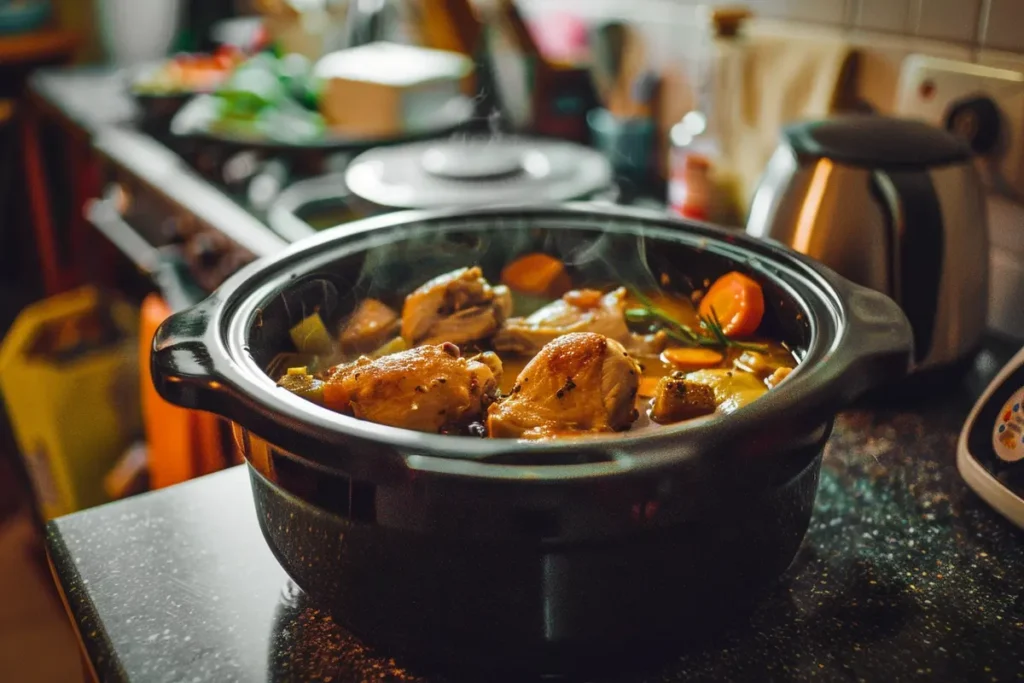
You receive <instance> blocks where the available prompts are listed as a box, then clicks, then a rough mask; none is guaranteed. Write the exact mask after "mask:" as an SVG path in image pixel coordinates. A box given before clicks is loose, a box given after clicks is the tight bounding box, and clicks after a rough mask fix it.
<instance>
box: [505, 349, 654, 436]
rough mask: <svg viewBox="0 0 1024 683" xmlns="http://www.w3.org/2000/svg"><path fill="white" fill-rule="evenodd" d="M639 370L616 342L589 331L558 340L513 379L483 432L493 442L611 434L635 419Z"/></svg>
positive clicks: (627, 425)
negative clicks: (499, 439) (491, 438)
mask: <svg viewBox="0 0 1024 683" xmlns="http://www.w3.org/2000/svg"><path fill="white" fill-rule="evenodd" d="M640 375H641V368H640V364H639V363H637V361H636V359H634V358H633V357H632V356H630V355H629V353H628V352H627V351H626V349H625V348H624V347H623V346H622V344H620V343H619V342H617V341H615V340H614V339H609V338H608V337H606V336H604V335H601V334H595V333H593V332H577V333H573V334H567V335H564V336H561V337H558V338H557V339H555V340H554V341H552V342H550V343H548V344H547V345H546V346H544V348H543V349H541V351H540V353H538V354H537V355H536V356H535V357H534V358H533V360H531V361H530V362H529V363H528V364H527V365H526V367H525V368H523V371H522V372H521V373H520V374H519V377H518V378H516V384H515V386H514V387H513V388H512V393H511V394H510V395H509V396H508V397H507V398H505V399H504V400H502V401H500V402H499V403H495V404H493V405H491V407H490V408H489V409H488V414H487V430H488V432H489V434H490V435H491V436H492V437H497V438H528V439H529V438H533V439H536V438H546V437H551V436H556V435H558V434H574V433H592V432H616V431H622V430H625V429H627V428H628V427H629V426H630V425H631V424H633V422H634V421H636V419H637V418H638V417H639V413H638V412H637V410H636V406H635V402H636V394H637V387H638V386H639V383H640Z"/></svg>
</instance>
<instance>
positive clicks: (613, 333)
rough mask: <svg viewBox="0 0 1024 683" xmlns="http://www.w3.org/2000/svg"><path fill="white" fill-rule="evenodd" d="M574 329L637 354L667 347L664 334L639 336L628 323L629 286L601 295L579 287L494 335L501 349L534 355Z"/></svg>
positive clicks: (509, 321) (515, 319) (653, 353)
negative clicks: (612, 342) (602, 337)
mask: <svg viewBox="0 0 1024 683" xmlns="http://www.w3.org/2000/svg"><path fill="white" fill-rule="evenodd" d="M573 332H594V333H596V334H601V335H604V336H605V337H608V338H609V339H614V340H615V341H617V342H619V343H620V344H624V345H625V346H626V348H627V349H628V350H629V351H630V352H632V353H634V354H637V355H657V354H658V353H660V352H661V350H662V349H663V348H664V346H665V342H666V338H665V335H664V333H660V334H655V335H647V336H640V335H635V334H632V333H630V331H629V328H628V327H627V326H626V288H625V287H620V288H619V289H616V290H613V291H611V292H608V293H607V294H601V292H599V291H597V290H594V289H576V290H573V291H571V292H568V293H567V294H565V295H564V296H563V297H562V298H561V299H559V300H557V301H553V302H551V303H550V304H548V305H547V306H544V307H543V308H541V309H540V310H537V311H535V312H534V313H533V314H532V315H529V316H527V317H525V318H509V319H508V320H506V321H505V324H504V325H503V326H502V328H501V330H500V331H499V332H498V334H496V335H495V336H494V339H493V340H492V344H493V345H494V348H495V349H497V350H498V351H511V352H512V353H517V354H521V355H533V354H535V353H537V352H538V351H539V350H540V349H541V348H542V347H543V346H544V345H545V344H547V343H548V342H550V341H552V340H553V339H556V338H558V337H561V336H562V335H565V334H571V333H573Z"/></svg>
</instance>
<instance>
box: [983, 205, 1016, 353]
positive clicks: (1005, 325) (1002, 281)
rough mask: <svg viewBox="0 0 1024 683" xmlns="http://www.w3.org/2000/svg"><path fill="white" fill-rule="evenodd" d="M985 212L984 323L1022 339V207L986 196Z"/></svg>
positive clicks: (1005, 333)
mask: <svg viewBox="0 0 1024 683" xmlns="http://www.w3.org/2000/svg"><path fill="white" fill-rule="evenodd" d="M988 215H989V245H990V246H989V273H990V279H989V301H988V326H989V328H990V329H991V330H993V331H994V332H997V333H999V334H1001V335H1004V336H1007V337H1012V338H1014V339H1020V340H1024V206H1022V205H1020V204H1016V203H1014V202H1012V201H1010V200H1008V199H1004V198H1002V197H998V196H990V197H989V200H988Z"/></svg>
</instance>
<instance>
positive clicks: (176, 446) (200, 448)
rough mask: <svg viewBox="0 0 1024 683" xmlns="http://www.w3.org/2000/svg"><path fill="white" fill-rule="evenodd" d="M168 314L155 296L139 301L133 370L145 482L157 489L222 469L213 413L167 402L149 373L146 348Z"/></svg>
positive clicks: (148, 354)
mask: <svg viewBox="0 0 1024 683" xmlns="http://www.w3.org/2000/svg"><path fill="white" fill-rule="evenodd" d="M170 314H171V309H170V307H169V306H168V305H167V303H166V302H165V301H164V300H163V298H161V297H160V296H158V295H156V294H150V295H149V296H148V297H146V299H145V301H143V302H142V313H141V318H142V320H141V324H140V326H139V369H140V371H141V372H140V374H141V378H140V379H141V383H140V384H141V392H142V419H143V427H144V430H145V434H146V442H147V449H148V452H149V484H150V488H151V489H160V488H165V487H167V486H172V485H174V484H179V483H181V482H183V481H188V480H189V479H193V478H195V477H199V476H202V475H204V474H210V473H211V472H216V471H218V470H221V469H224V467H225V465H226V464H227V460H226V459H225V457H224V449H223V447H222V445H221V436H220V424H219V419H220V418H218V417H217V416H215V415H212V414H210V413H203V412H200V411H196V410H187V409H184V408H179V407H178V406H175V405H171V404H170V403H168V402H167V401H165V400H163V399H162V398H161V397H160V395H159V394H157V391H156V387H155V386H153V380H152V378H151V377H150V375H149V356H150V348H151V346H152V344H153V335H155V334H156V330H157V328H158V327H159V326H160V324H161V323H162V322H163V321H164V320H166V319H167V317H168V316H169V315H170Z"/></svg>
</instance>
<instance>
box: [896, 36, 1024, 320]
mask: <svg viewBox="0 0 1024 683" xmlns="http://www.w3.org/2000/svg"><path fill="white" fill-rule="evenodd" d="M895 114H896V115H897V116H901V117H905V118H913V119H919V120H922V121H926V122H928V123H931V124H932V125H935V126H939V127H942V128H948V129H951V130H953V131H954V132H958V133H960V134H962V135H963V136H964V137H966V138H968V140H969V141H970V142H971V144H972V147H974V148H975V149H974V151H975V153H976V154H977V158H976V165H977V166H978V170H979V171H980V174H981V177H982V179H983V182H984V184H985V186H986V189H987V190H988V202H987V204H988V207H987V208H988V224H989V307H988V321H987V322H988V327H989V329H991V330H993V331H995V332H998V333H1000V334H1003V335H1005V336H1009V337H1013V338H1016V339H1024V306H1021V305H1020V302H1021V301H1024V73H1022V72H1020V71H1015V70H1011V69H998V68H994V67H989V66H983V65H981V64H971V63H969V62H961V61H956V60H951V59H942V58H939V57H930V56H927V55H910V56H909V57H907V58H906V59H905V60H904V61H903V66H902V69H901V72H900V80H899V86H898V88H897V94H896V106H895Z"/></svg>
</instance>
